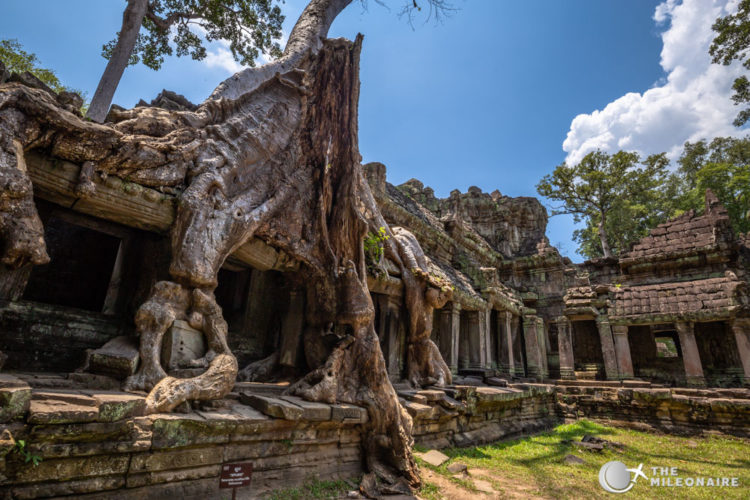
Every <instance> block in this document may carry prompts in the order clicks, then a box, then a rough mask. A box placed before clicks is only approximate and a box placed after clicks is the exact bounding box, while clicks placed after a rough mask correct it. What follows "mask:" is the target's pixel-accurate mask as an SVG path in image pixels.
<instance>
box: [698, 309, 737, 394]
mask: <svg viewBox="0 0 750 500" xmlns="http://www.w3.org/2000/svg"><path fill="white" fill-rule="evenodd" d="M695 341H696V343H697V344H698V354H699V355H700V359H701V364H702V365H703V375H704V376H705V377H706V382H707V383H708V385H709V386H715V387H730V386H740V385H742V376H743V374H744V372H743V370H742V360H741V359H740V355H739V352H738V349H737V341H736V340H735V338H734V334H733V332H732V330H731V328H730V327H729V325H728V324H727V322H725V321H712V322H710V323H696V324H695Z"/></svg>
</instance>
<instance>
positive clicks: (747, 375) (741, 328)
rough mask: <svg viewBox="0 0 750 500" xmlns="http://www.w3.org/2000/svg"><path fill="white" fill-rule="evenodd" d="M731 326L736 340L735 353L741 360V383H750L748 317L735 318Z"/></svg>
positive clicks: (749, 325) (749, 320) (749, 323)
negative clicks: (742, 374) (742, 373)
mask: <svg viewBox="0 0 750 500" xmlns="http://www.w3.org/2000/svg"><path fill="white" fill-rule="evenodd" d="M731 327H732V333H734V339H735V341H736V342H737V353H738V354H739V356H740V359H741V360H742V371H743V372H744V377H743V383H744V385H750V318H735V319H733V320H732V322H731Z"/></svg>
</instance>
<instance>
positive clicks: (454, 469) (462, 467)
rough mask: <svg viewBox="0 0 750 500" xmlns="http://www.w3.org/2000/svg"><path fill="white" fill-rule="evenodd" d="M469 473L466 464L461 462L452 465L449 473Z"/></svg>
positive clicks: (449, 467) (449, 466)
mask: <svg viewBox="0 0 750 500" xmlns="http://www.w3.org/2000/svg"><path fill="white" fill-rule="evenodd" d="M466 471H467V467H466V464H464V463H461V462H453V463H452V464H450V465H448V472H450V473H453V474H461V473H463V472H466Z"/></svg>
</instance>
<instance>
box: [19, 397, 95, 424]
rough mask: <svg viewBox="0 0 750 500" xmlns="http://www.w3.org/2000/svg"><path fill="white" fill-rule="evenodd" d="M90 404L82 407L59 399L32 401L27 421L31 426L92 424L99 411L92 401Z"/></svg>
mask: <svg viewBox="0 0 750 500" xmlns="http://www.w3.org/2000/svg"><path fill="white" fill-rule="evenodd" d="M91 403H92V404H91V405H83V404H77V403H71V402H68V401H63V400H59V399H34V400H32V401H31V405H30V407H29V419H28V421H29V423H32V424H68V423H76V422H94V421H96V419H97V418H98V416H99V409H98V408H97V407H96V406H95V403H94V401H93V399H92V400H91Z"/></svg>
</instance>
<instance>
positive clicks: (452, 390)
mask: <svg viewBox="0 0 750 500" xmlns="http://www.w3.org/2000/svg"><path fill="white" fill-rule="evenodd" d="M333 4H335V5H338V7H337V8H344V7H345V6H346V5H347V4H348V2H346V1H338V0H336V1H335V2H330V1H329V0H314V1H313V2H311V3H310V6H309V7H308V10H309V11H310V12H313V13H314V14H315V15H313V16H312V17H311V19H313V21H310V22H311V23H312V24H306V23H305V22H301V23H298V26H297V27H295V30H294V31H293V32H292V34H291V36H290V43H289V44H288V46H287V52H286V53H285V56H284V58H282V59H281V60H280V61H279V63H278V65H277V66H276V67H275V68H272V69H275V70H277V71H276V72H273V71H266V72H265V73H263V72H259V73H252V74H251V76H252V75H256V76H257V75H260V76H259V78H262V79H264V80H263V81H262V82H261V83H258V82H257V81H254V80H253V79H252V78H250V79H248V78H249V77H247V78H246V77H245V76H242V74H238V75H236V76H235V77H233V78H232V79H230V80H227V82H224V83H223V84H222V85H221V86H220V87H218V88H217V91H216V92H215V95H214V96H212V97H211V98H210V99H209V100H207V101H206V102H205V103H203V104H201V105H200V106H194V105H191V104H190V103H186V101H184V100H183V99H182V98H179V96H176V94H173V93H167V92H165V93H163V94H162V95H161V96H160V97H159V98H157V99H156V100H155V101H153V102H152V104H151V105H148V104H146V103H145V102H141V103H139V106H138V107H136V108H135V109H133V110H122V109H113V111H111V112H110V117H109V118H108V123H107V124H104V125H99V124H92V123H88V122H84V121H83V120H81V119H80V116H77V115H76V109H77V106H76V103H75V102H72V103H71V99H73V98H72V97H71V96H70V95H59V96H57V95H55V94H54V93H52V92H51V91H49V90H48V89H45V88H44V86H43V84H41V83H40V82H38V81H35V80H34V79H33V77H31V76H30V75H11V76H10V79H9V81H8V82H7V83H5V79H6V78H8V75H7V74H6V73H5V71H4V68H0V77H1V78H0V181H2V182H1V183H0V236H2V239H3V244H4V248H3V251H2V255H1V256H2V266H1V267H2V268H1V269H0V351H2V356H1V358H2V373H0V431H1V432H2V434H0V493H2V494H3V495H4V498H46V497H65V496H69V497H75V498H91V499H95V498H115V497H116V498H139V499H144V498H154V499H157V498H165V497H167V496H169V495H175V494H179V495H180V496H182V497H184V498H220V497H221V493H220V491H221V490H219V475H220V472H221V468H222V466H223V465H224V464H227V463H238V462H243V463H246V462H249V463H252V466H253V477H252V486H251V487H250V488H248V489H247V490H241V491H240V492H239V494H240V495H245V496H241V498H254V497H256V496H260V495H263V494H265V493H267V492H268V491H270V490H273V489H276V488H281V487H289V486H293V485H295V484H299V483H301V482H303V481H305V480H307V479H309V478H310V477H324V478H343V479H350V480H351V479H356V478H359V477H361V478H362V480H361V483H360V491H361V492H362V493H363V494H364V495H366V496H368V497H371V498H376V497H378V496H380V495H386V494H396V493H409V492H410V491H412V488H414V487H415V486H417V485H418V481H419V480H418V476H417V475H416V465H415V463H414V460H413V458H412V454H411V447H412V445H413V444H414V443H417V444H420V445H424V446H429V447H436V448H442V447H447V446H468V445H474V444H478V443H486V442H491V441H495V440H498V439H500V438H503V437H507V436H514V435H518V434H520V433H528V432H533V431H536V430H540V429H543V428H547V427H549V426H552V425H554V424H556V423H559V422H562V421H565V420H571V419H576V418H581V417H587V418H592V419H600V420H603V421H607V422H609V423H612V424H615V425H627V426H633V427H641V428H647V429H648V428H650V429H658V430H662V431H667V432H682V433H702V432H708V431H710V432H724V433H728V434H733V435H739V436H746V437H747V436H750V389H748V388H747V386H748V385H749V384H750V293H749V292H748V284H750V274H749V273H748V270H749V269H750V236H749V235H736V234H734V233H733V232H732V230H731V228H730V225H729V220H728V217H727V214H726V211H725V209H724V208H723V207H722V205H721V204H720V203H719V201H718V200H717V199H716V197H715V196H714V195H713V194H712V193H711V192H710V191H709V192H707V194H706V208H705V211H704V212H703V213H702V214H697V213H694V212H688V213H685V214H683V215H682V216H680V217H678V218H676V219H674V220H671V221H669V222H667V223H665V224H662V225H660V226H658V227H657V228H655V229H654V230H652V231H651V234H650V235H649V236H648V237H646V238H644V239H642V240H641V241H639V242H638V243H637V244H636V245H634V246H633V247H632V249H631V250H630V251H629V252H627V253H625V254H623V255H621V256H619V257H618V258H613V259H602V260H597V261H588V262H585V263H583V264H573V263H572V262H571V261H570V260H569V259H567V258H564V257H562V256H561V255H560V254H559V252H558V251H557V250H556V249H555V248H554V247H552V246H550V244H549V242H548V240H547V238H546V237H545V230H546V226H547V223H548V218H547V213H546V211H545V209H544V207H543V206H542V205H541V204H540V202H539V201H538V200H537V199H535V198H531V197H522V198H510V197H507V196H503V195H502V194H500V193H499V192H498V191H495V192H493V193H491V194H487V193H483V192H482V191H481V190H480V189H478V188H474V187H472V188H470V189H469V191H468V193H460V192H458V191H454V192H452V193H451V195H450V197H449V198H447V199H440V198H437V197H435V195H434V192H433V191H432V190H431V189H430V188H426V187H424V186H423V185H422V184H421V183H420V182H419V181H416V180H412V181H409V182H407V183H405V184H402V185H400V186H393V185H391V184H389V183H387V182H386V170H385V166H384V165H382V164H379V163H370V164H366V165H360V164H359V162H360V157H359V154H358V152H357V148H356V144H357V141H356V99H357V98H358V79H357V78H356V74H357V64H358V57H359V47H360V44H361V39H360V38H358V39H357V40H356V41H355V42H347V41H342V40H325V41H322V42H321V41H320V39H321V38H325V34H326V32H327V29H328V26H329V25H330V22H332V19H333V17H335V14H336V12H334V13H333V14H331V12H329V11H316V10H315V9H319V8H328V7H327V6H328V5H333ZM339 4H340V5H339ZM321 6H322V7H321ZM306 12H307V10H306ZM331 16H333V17H331ZM304 19H305V15H304V14H303V17H301V20H304ZM321 20H322V21H321ZM317 22H321V23H322V25H321V26H317V25H315V24H314V23H317ZM310 47H313V48H314V50H308V49H310ZM302 49H305V50H302ZM328 74H335V78H326V75H328ZM248 82H249V83H248ZM280 103H281V104H280ZM332 103H336V105H333V104H332ZM341 103H344V104H346V106H345V105H343V104H341ZM331 109H335V110H337V112H333V113H329V114H326V113H328V112H329V111H330V110H331ZM321 110H327V111H326V113H322V112H321ZM339 110H340V112H338V111H339ZM329 115H331V116H329ZM310 124H314V126H313V125H310ZM321 131H323V132H325V133H321ZM269 193H271V194H269ZM320 235H324V237H321V236H320ZM363 241H364V244H363V243H362V242H363ZM20 440H23V441H24V442H25V443H26V444H25V447H26V448H25V449H26V450H27V451H28V452H29V453H33V454H34V455H36V456H38V457H39V458H40V459H41V462H40V463H39V464H38V465H36V466H32V465H29V464H28V463H26V462H25V461H24V459H23V457H22V456H21V455H20V454H19V453H18V451H17V450H18V447H17V445H16V443H17V442H19V441H20Z"/></svg>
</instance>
